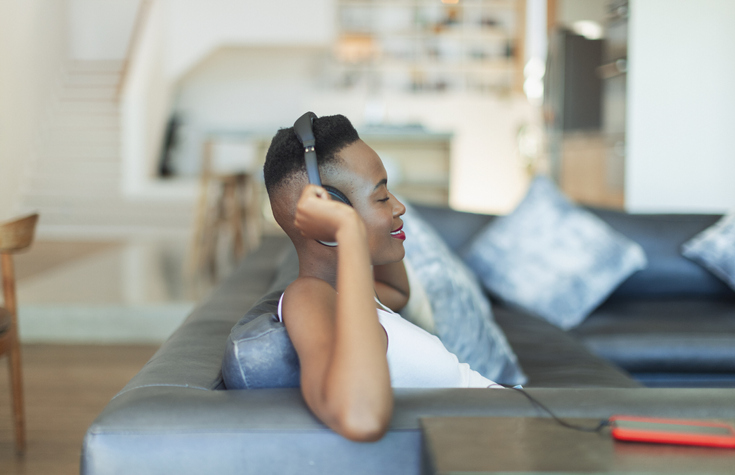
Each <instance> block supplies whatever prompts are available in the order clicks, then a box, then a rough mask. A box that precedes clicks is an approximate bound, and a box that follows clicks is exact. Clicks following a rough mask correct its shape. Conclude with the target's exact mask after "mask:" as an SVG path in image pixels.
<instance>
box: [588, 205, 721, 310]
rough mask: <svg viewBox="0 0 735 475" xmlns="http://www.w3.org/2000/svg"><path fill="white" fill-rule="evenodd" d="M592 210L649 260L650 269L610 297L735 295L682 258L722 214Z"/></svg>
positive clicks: (709, 274) (626, 282)
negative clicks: (685, 247)
mask: <svg viewBox="0 0 735 475" xmlns="http://www.w3.org/2000/svg"><path fill="white" fill-rule="evenodd" d="M591 211H592V212H593V213H594V214H595V215H597V216H598V217H600V218H601V219H602V220H604V221H605V222H606V223H607V224H609V225H610V226H611V227H612V228H613V229H615V230H616V231H618V232H619V233H621V234H623V235H624V236H626V237H628V238H629V239H631V240H633V241H635V242H637V243H638V244H640V245H641V247H642V248H643V250H644V251H645V252H646V257H647V258H648V266H647V267H646V268H645V269H643V270H641V271H639V272H636V273H635V274H633V275H631V276H630V277H629V278H628V279H627V280H626V281H625V282H623V283H622V284H621V285H620V287H618V288H617V289H616V290H615V291H614V292H613V293H612V295H611V296H610V297H611V298H617V297H626V298H628V297H636V298H637V297H645V298H661V297H681V296H685V295H686V296H691V297H716V298H728V297H732V296H735V292H733V289H731V288H730V287H728V286H727V285H726V284H725V283H724V282H723V281H722V280H720V279H718V278H717V277H715V276H714V275H713V274H712V273H711V272H709V271H707V270H706V269H705V268H703V267H702V266H701V265H699V264H696V263H695V262H692V261H691V260H689V259H687V258H685V257H684V256H682V255H681V247H682V244H684V243H685V242H687V241H689V240H690V239H692V237H694V236H695V235H697V234H698V233H700V232H702V231H703V230H705V229H707V228H708V227H710V226H712V225H713V224H714V223H715V222H717V220H719V219H720V218H721V217H722V215H713V214H630V213H625V212H621V211H612V210H602V209H592V210H591Z"/></svg>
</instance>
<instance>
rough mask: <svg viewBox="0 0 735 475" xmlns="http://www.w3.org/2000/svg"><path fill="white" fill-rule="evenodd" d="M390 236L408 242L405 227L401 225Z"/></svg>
mask: <svg viewBox="0 0 735 475" xmlns="http://www.w3.org/2000/svg"><path fill="white" fill-rule="evenodd" d="M390 235H391V236H392V237H394V238H396V239H400V240H401V241H405V240H406V233H404V232H403V225H402V224H401V225H400V226H399V227H398V229H396V230H395V231H391V232H390Z"/></svg>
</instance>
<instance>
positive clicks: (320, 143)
mask: <svg viewBox="0 0 735 475" xmlns="http://www.w3.org/2000/svg"><path fill="white" fill-rule="evenodd" d="M312 130H313V131H314V138H315V139H316V146H315V149H316V155H317V163H319V165H324V164H327V163H331V162H334V161H335V160H336V159H337V154H338V153H339V152H340V151H341V150H342V149H343V148H345V147H347V146H348V145H351V144H353V143H355V142H357V141H358V140H360V136H359V135H358V134H357V131H356V130H355V128H354V127H353V126H352V124H351V123H350V121H349V119H347V117H345V116H343V115H330V116H324V117H319V118H317V119H314V122H313V123H312ZM299 171H302V172H303V173H304V174H305V173H306V164H305V163H304V147H303V146H302V145H301V142H299V139H298V137H296V134H295V133H294V130H293V127H289V128H287V129H280V130H279V131H278V132H276V135H275V136H274V137H273V140H272V141H271V145H270V147H268V153H267V154H266V155H265V165H263V177H264V179H265V187H266V189H267V190H268V193H270V192H271V191H272V190H274V189H275V188H277V187H278V185H280V184H281V183H282V182H283V181H284V180H287V179H288V178H289V177H291V176H292V175H293V174H294V173H297V172H299Z"/></svg>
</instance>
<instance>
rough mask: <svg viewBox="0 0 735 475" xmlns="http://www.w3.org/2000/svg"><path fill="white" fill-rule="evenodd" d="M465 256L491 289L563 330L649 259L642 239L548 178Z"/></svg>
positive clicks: (482, 234)
mask: <svg viewBox="0 0 735 475" xmlns="http://www.w3.org/2000/svg"><path fill="white" fill-rule="evenodd" d="M464 258H465V261H466V262H467V263H468V264H469V266H470V267H471V268H472V269H473V270H474V271H475V272H476V273H477V275H479V276H480V279H481V280H482V283H483V284H484V285H485V288H486V289H487V290H488V291H489V292H490V293H492V294H493V295H495V296H497V297H498V298H500V299H501V300H503V301H504V302H506V303H508V304H511V305H515V306H518V307H520V308H523V309H525V310H526V311H530V312H532V313H534V314H536V315H539V316H541V317H543V318H545V319H546V320H548V321H549V322H551V323H553V324H555V325H557V326H558V327H560V328H563V329H569V328H573V327H574V326H576V325H578V324H579V323H580V322H581V321H582V320H583V319H584V318H585V317H586V316H587V315H588V314H589V313H590V312H591V311H592V310H593V309H594V308H595V307H597V306H598V305H599V304H600V303H601V302H602V301H603V300H604V299H605V298H606V297H607V296H608V295H609V294H610V293H611V292H612V291H613V290H615V288H616V287H617V286H618V285H619V284H620V283H621V282H622V281H624V280H625V279H626V278H628V277H629V276H630V275H631V274H632V273H634V272H636V271H637V270H640V269H642V268H644V267H645V265H646V257H645V254H644V252H643V249H642V248H641V247H640V246H639V245H638V244H636V243H634V242H633V241H631V240H630V239H628V238H626V237H625V236H623V235H621V234H620V233H618V232H616V231H614V230H613V229H612V228H610V227H609V226H608V225H607V224H605V223H604V222H603V221H602V220H600V219H599V218H597V217H596V216H594V215H593V214H591V213H590V212H588V211H586V210H583V209H581V208H579V207H577V206H574V205H573V204H571V203H570V202H569V201H568V200H567V199H566V198H565V197H564V196H563V195H562V194H561V193H560V192H559V191H558V190H557V189H556V187H555V186H554V185H553V184H552V183H551V181H549V180H548V179H546V178H544V177H537V178H536V179H535V180H534V181H533V183H532V184H531V187H530V189H529V191H528V194H527V195H526V197H525V198H524V199H523V201H522V202H521V204H520V205H519V206H518V207H517V208H516V209H515V210H514V211H513V212H512V213H511V214H509V215H507V216H501V217H498V218H496V219H495V220H493V221H492V222H490V223H489V224H488V225H487V226H486V228H485V229H484V230H482V231H481V232H480V233H479V234H478V235H477V236H476V237H475V239H474V240H473V241H472V243H471V244H470V246H469V248H468V250H467V251H466V252H465V253H464Z"/></svg>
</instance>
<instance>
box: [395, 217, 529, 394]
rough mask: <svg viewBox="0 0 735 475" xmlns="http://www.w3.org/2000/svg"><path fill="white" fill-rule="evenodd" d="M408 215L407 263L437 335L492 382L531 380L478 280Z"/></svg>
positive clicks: (420, 221) (428, 229)
mask: <svg viewBox="0 0 735 475" xmlns="http://www.w3.org/2000/svg"><path fill="white" fill-rule="evenodd" d="M407 208H408V210H407V212H406V214H405V215H404V216H403V223H404V228H403V229H404V230H405V232H406V241H405V244H404V246H405V249H406V260H407V261H408V263H409V265H410V267H411V268H412V274H413V275H414V276H415V277H416V278H417V279H418V280H419V281H420V283H421V285H422V286H423V288H424V290H425V292H426V295H427V296H428V299H429V302H430V304H431V310H432V313H433V333H434V334H436V335H437V336H438V337H439V339H440V340H441V341H442V343H444V346H446V348H447V349H448V350H449V351H451V352H452V353H454V354H455V355H457V358H459V360H460V361H461V362H463V363H467V364H469V365H470V367H471V368H472V369H474V370H475V371H477V372H478V373H480V374H482V375H483V376H485V377H486V378H489V379H492V380H493V381H496V382H499V383H504V384H524V383H525V382H526V376H525V375H524V374H523V371H522V370H521V368H520V366H519V364H518V359H517V357H516V355H515V354H514V353H513V350H512V349H511V347H510V345H509V344H508V341H507V340H506V339H505V335H504V334H503V331H502V330H501V329H500V328H499V327H498V326H497V324H496V323H495V321H494V320H493V316H492V311H491V308H490V302H489V301H488V300H487V297H486V296H485V295H484V293H483V291H482V288H481V287H480V285H479V283H478V281H477V278H476V277H475V276H474V275H473V274H472V272H471V271H470V270H469V269H467V267H466V266H465V265H464V264H463V263H462V261H461V260H460V259H459V258H458V257H457V256H456V255H454V253H453V252H452V251H451V250H450V249H449V248H448V247H447V245H446V244H445V243H444V242H443V241H442V239H441V238H440V237H439V236H438V235H437V234H436V232H435V231H434V230H433V229H432V228H431V226H429V225H428V224H427V223H426V222H425V221H424V220H423V219H421V218H420V217H419V216H418V214H417V213H416V212H415V211H414V210H413V209H411V208H410V207H409V206H408V205H407Z"/></svg>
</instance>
